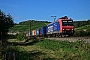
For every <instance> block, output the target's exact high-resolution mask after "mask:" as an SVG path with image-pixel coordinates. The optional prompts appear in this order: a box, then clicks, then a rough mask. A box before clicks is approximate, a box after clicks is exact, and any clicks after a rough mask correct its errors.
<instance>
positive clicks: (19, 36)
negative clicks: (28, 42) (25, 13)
mask: <svg viewBox="0 0 90 60" xmlns="http://www.w3.org/2000/svg"><path fill="white" fill-rule="evenodd" d="M25 38H26V36H25V35H24V34H18V35H17V39H18V40H20V41H21V40H24V39H25Z"/></svg>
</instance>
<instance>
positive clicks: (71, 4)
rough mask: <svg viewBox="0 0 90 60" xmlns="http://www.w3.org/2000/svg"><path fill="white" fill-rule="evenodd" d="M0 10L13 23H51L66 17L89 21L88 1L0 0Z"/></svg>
mask: <svg viewBox="0 0 90 60" xmlns="http://www.w3.org/2000/svg"><path fill="white" fill-rule="evenodd" d="M0 9H1V10H2V11H3V12H4V13H5V14H6V15H7V14H8V13H10V14H11V16H12V17H13V19H14V22H15V23H19V22H22V21H26V20H37V21H49V22H53V21H54V19H53V18H52V17H51V16H56V20H57V19H58V18H60V17H63V16H68V18H72V19H73V20H74V21H78V20H88V19H90V0H0Z"/></svg>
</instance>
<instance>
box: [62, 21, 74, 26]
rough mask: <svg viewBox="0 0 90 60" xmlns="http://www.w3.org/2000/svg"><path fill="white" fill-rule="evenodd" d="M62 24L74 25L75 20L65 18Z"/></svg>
mask: <svg viewBox="0 0 90 60" xmlns="http://www.w3.org/2000/svg"><path fill="white" fill-rule="evenodd" d="M62 25H63V26H73V21H72V20H63V21H62Z"/></svg>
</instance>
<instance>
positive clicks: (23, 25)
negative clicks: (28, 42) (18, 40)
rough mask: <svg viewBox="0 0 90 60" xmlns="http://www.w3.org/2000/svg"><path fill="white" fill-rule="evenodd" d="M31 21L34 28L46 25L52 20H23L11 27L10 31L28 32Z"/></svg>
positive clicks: (32, 28)
mask: <svg viewBox="0 0 90 60" xmlns="http://www.w3.org/2000/svg"><path fill="white" fill-rule="evenodd" d="M30 23H31V30H34V29H38V28H40V27H42V26H46V25H47V24H49V23H51V22H48V21H35V20H28V21H23V22H20V23H19V24H15V25H14V27H13V28H11V29H10V31H11V32H28V31H30Z"/></svg>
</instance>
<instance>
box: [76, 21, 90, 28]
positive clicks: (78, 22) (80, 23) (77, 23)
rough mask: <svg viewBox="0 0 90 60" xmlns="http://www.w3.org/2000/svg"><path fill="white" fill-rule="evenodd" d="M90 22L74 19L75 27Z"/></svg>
mask: <svg viewBox="0 0 90 60" xmlns="http://www.w3.org/2000/svg"><path fill="white" fill-rule="evenodd" d="M89 24H90V20H87V21H74V27H75V28H78V27H81V26H84V25H89Z"/></svg>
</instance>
